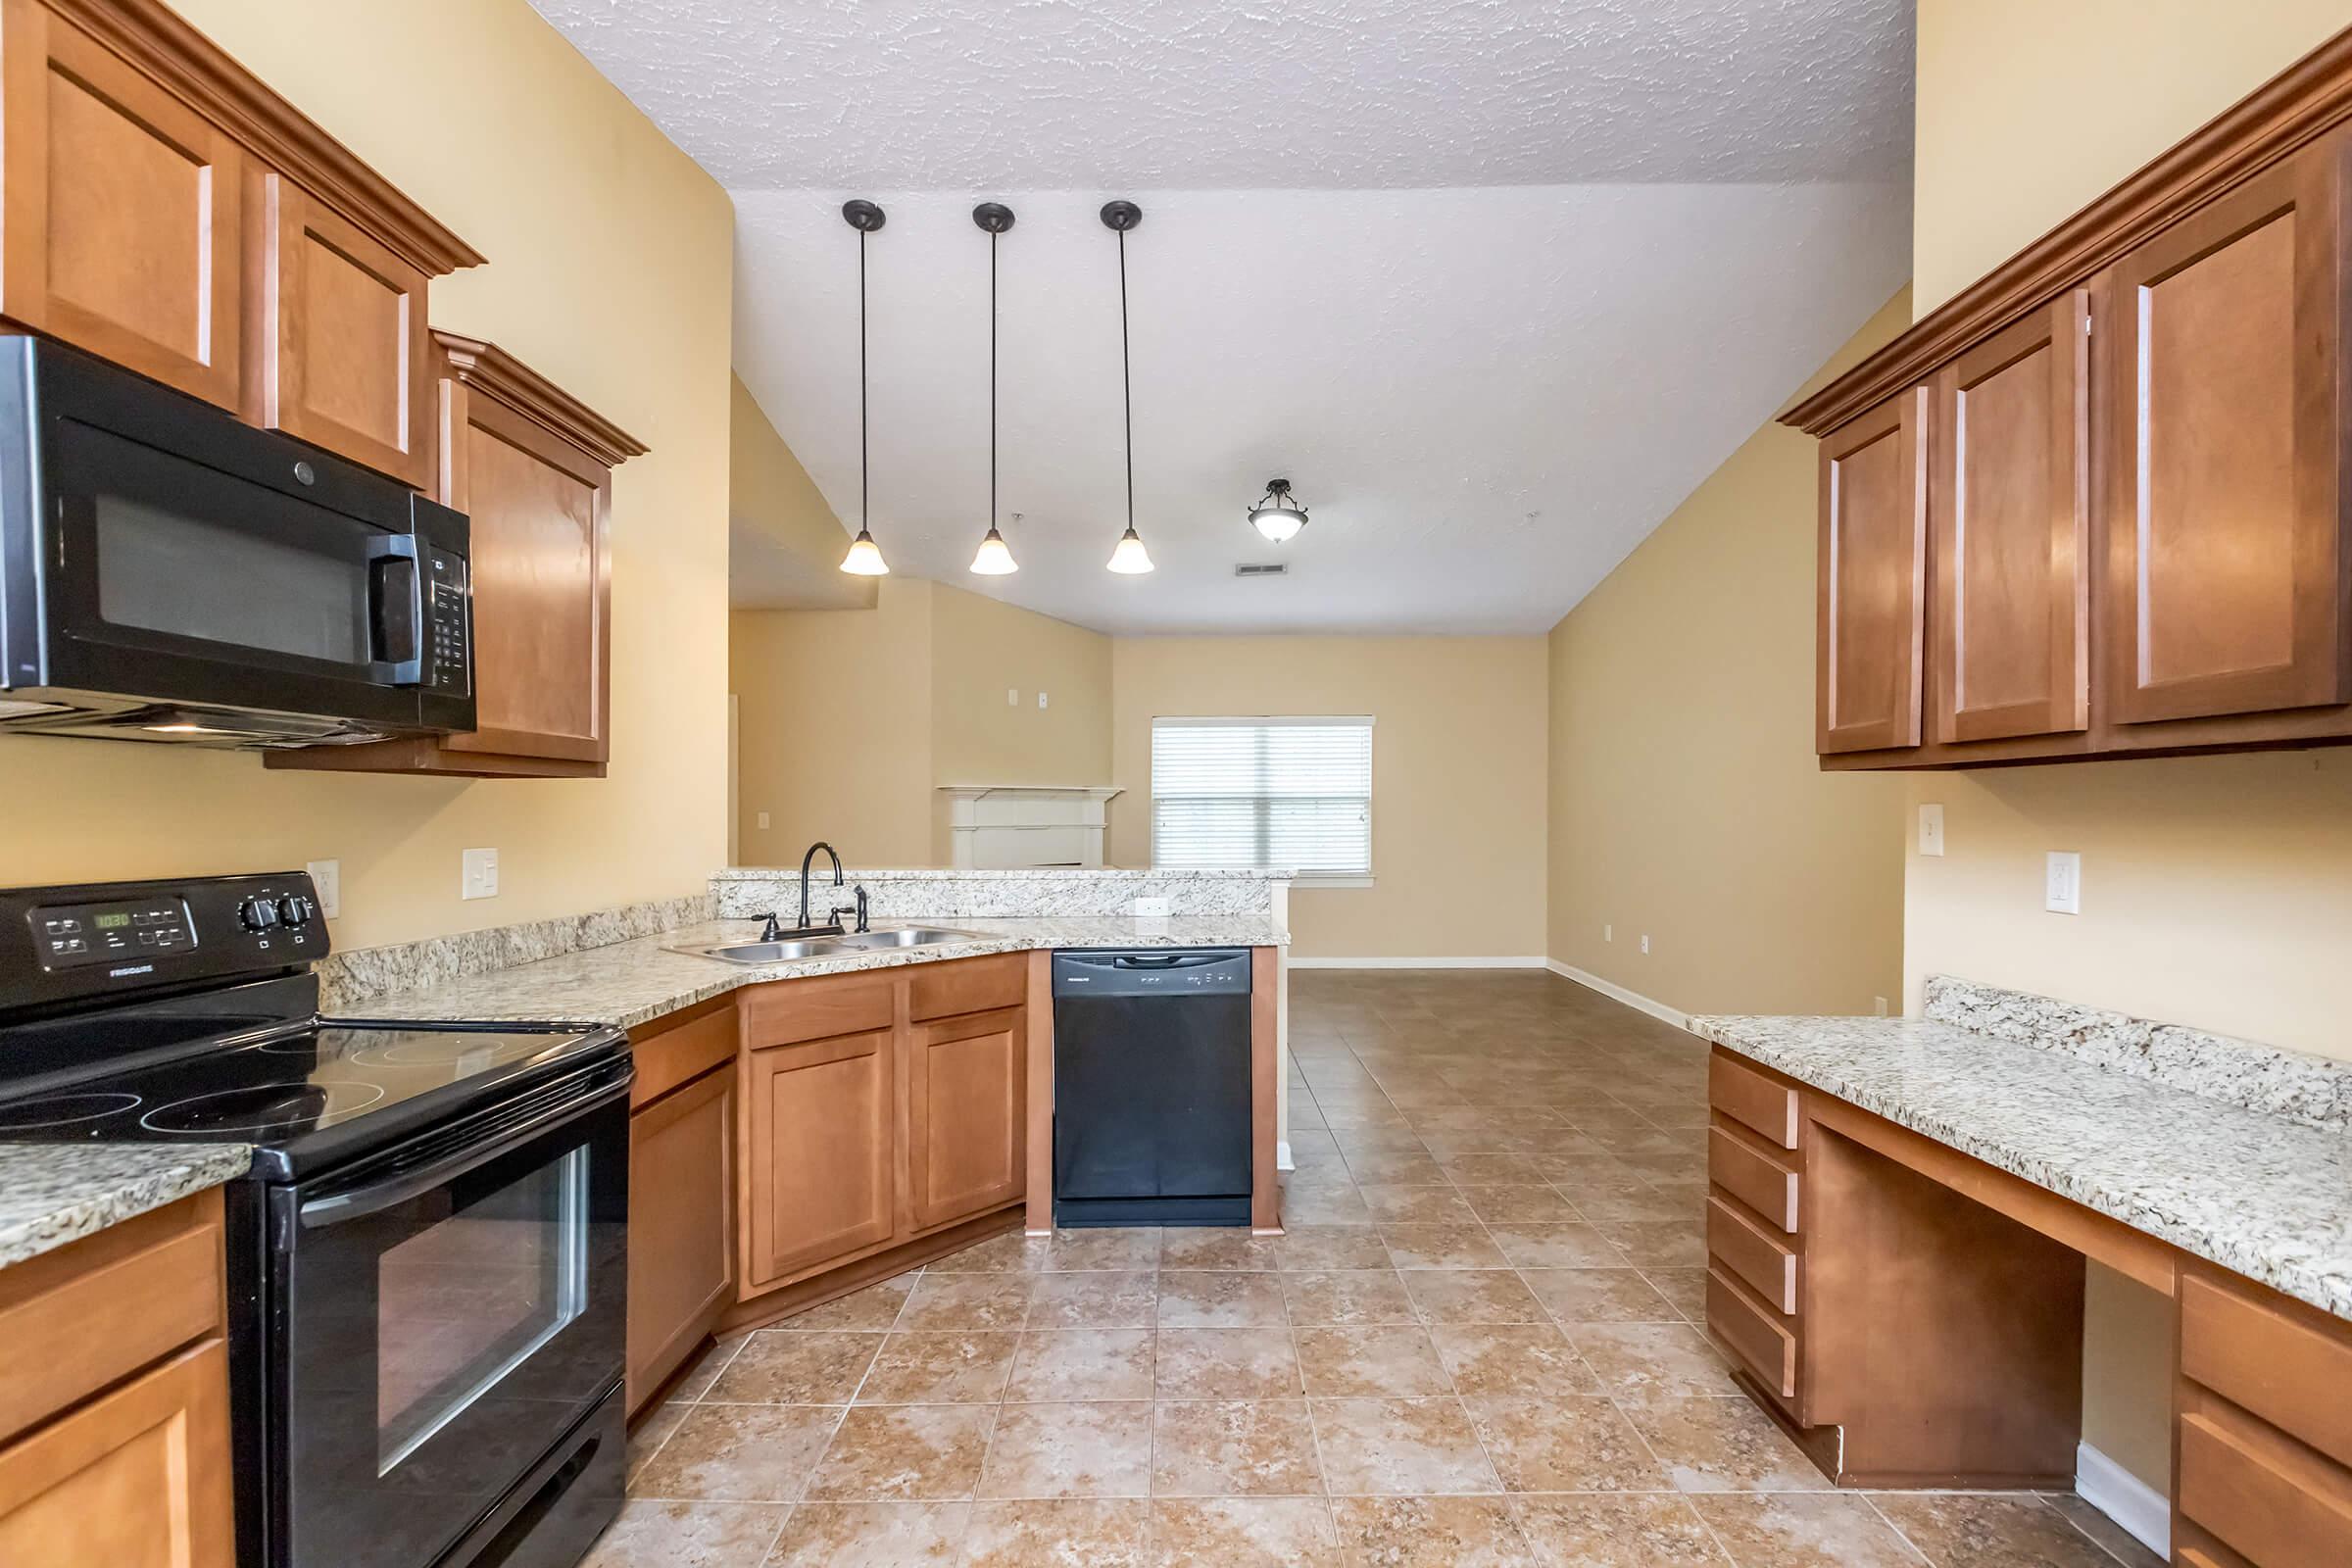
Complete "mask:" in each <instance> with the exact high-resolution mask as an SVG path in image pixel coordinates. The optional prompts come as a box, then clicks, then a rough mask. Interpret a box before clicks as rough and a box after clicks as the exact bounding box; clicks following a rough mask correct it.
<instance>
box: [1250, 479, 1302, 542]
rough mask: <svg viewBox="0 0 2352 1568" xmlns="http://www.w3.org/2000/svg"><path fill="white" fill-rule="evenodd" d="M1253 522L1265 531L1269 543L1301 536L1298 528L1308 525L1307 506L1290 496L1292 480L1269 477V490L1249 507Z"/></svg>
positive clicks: (1260, 529) (1257, 527) (1267, 484)
mask: <svg viewBox="0 0 2352 1568" xmlns="http://www.w3.org/2000/svg"><path fill="white" fill-rule="evenodd" d="M1305 526H1306V508H1304V507H1302V506H1300V505H1299V503H1298V502H1296V501H1294V500H1292V499H1291V481H1290V480H1288V479H1268V480H1267V481H1266V493H1265V494H1264V495H1262V496H1260V497H1259V498H1258V501H1257V505H1256V506H1253V507H1251V508H1250V527H1252V528H1255V529H1256V530H1257V531H1258V532H1259V533H1261V534H1263V535H1265V537H1266V542H1267V543H1268V544H1275V545H1279V544H1283V543H1286V542H1288V541H1290V540H1292V539H1296V538H1298V537H1299V529H1301V528H1303V527H1305Z"/></svg>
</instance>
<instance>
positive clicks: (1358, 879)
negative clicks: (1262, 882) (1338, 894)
mask: <svg viewBox="0 0 2352 1568" xmlns="http://www.w3.org/2000/svg"><path fill="white" fill-rule="evenodd" d="M1373 885H1374V884H1373V880H1372V878H1371V877H1369V876H1295V877H1293V878H1291V886H1293V887H1295V888H1302V889H1315V888H1368V887H1371V886H1373Z"/></svg>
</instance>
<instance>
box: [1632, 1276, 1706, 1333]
mask: <svg viewBox="0 0 2352 1568" xmlns="http://www.w3.org/2000/svg"><path fill="white" fill-rule="evenodd" d="M1642 1277H1643V1278H1644V1279H1646V1280H1648V1281H1649V1283H1650V1284H1651V1285H1653V1286H1655V1287H1656V1288H1657V1292H1658V1294H1659V1295H1660V1296H1663V1297H1664V1298H1666V1299H1667V1300H1668V1301H1671V1302H1672V1303H1673V1304H1674V1309H1675V1310H1676V1311H1677V1312H1680V1313H1682V1314H1683V1320H1684V1321H1685V1322H1687V1323H1701V1324H1703V1323H1705V1322H1706V1320H1707V1271H1706V1270H1705V1269H1703V1268H1645V1269H1643V1270H1642Z"/></svg>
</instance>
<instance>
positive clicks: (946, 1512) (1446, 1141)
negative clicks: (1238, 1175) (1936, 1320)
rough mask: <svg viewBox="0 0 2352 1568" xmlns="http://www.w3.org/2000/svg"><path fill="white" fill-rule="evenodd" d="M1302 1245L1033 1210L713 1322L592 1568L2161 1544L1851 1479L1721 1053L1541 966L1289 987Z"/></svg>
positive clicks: (2123, 1553)
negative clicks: (1748, 1323)
mask: <svg viewBox="0 0 2352 1568" xmlns="http://www.w3.org/2000/svg"><path fill="white" fill-rule="evenodd" d="M1291 998H1292V1008H1291V1044H1292V1056H1293V1067H1292V1077H1291V1129H1292V1150H1293V1153H1294V1156H1295V1157H1296V1160H1297V1163H1298V1169H1297V1171H1296V1172H1295V1173H1294V1174H1292V1175H1291V1176H1289V1177H1288V1178H1287V1179H1286V1181H1285V1193H1284V1211H1285V1218H1286V1221H1287V1223H1288V1225H1289V1227H1290V1228H1289V1233H1288V1234H1287V1235H1285V1236H1283V1237H1282V1238H1280V1239H1279V1240H1264V1241H1261V1240H1256V1239H1253V1238H1251V1237H1250V1236H1249V1235H1247V1234H1245V1233H1241V1232H1236V1231H1201V1230H1169V1231H1164V1232H1163V1231H1154V1230H1121V1231H1076V1232H1069V1233H1065V1234H1063V1235H1061V1236H1058V1237H1056V1238H1055V1239H1054V1241H1053V1242H1052V1243H1050V1244H1049V1243H1044V1242H1031V1241H1028V1240H1027V1239H1025V1238H1023V1237H1021V1236H1019V1235H1018V1234H1013V1235H1006V1236H1001V1237H998V1238H995V1239H993V1240H991V1241H988V1242H985V1243H983V1244H981V1245H980V1246H978V1247H975V1248H973V1249H971V1250H968V1251H965V1252H963V1253H961V1254H959V1255H957V1256H955V1257H951V1258H948V1259H945V1260H943V1261H941V1262H938V1263H935V1264H933V1265H931V1266H930V1267H929V1268H927V1269H923V1270H920V1271H918V1272H916V1273H913V1274H907V1275H904V1276H901V1277H900V1278H898V1279H894V1280H890V1281H887V1282H885V1283H883V1284H880V1285H876V1286H874V1287H872V1288H870V1289H868V1290H866V1291H864V1292H862V1293H861V1294H859V1295H858V1296H854V1297H851V1298H848V1299H844V1300H841V1301H837V1302H834V1303H832V1304H830V1305H827V1306H823V1307H819V1308H817V1309H815V1310H813V1311H811V1312H809V1313H806V1314H804V1315H802V1316H800V1317H797V1318H794V1319H792V1320H790V1321H789V1322H787V1323H785V1324H783V1325H780V1326H778V1327H776V1328H773V1329H767V1330H762V1331H760V1332H757V1333H753V1334H750V1335H745V1336H740V1337H737V1338H734V1339H731V1340H729V1341H727V1342H724V1343H722V1344H720V1345H719V1346H717V1347H715V1348H713V1349H712V1350H711V1353H710V1354H709V1355H708V1356H707V1357H706V1358H705V1359H704V1361H703V1362H702V1364H700V1365H699V1366H698V1367H697V1368H696V1369H695V1370H694V1371H693V1373H692V1374H691V1375H690V1376H689V1377H688V1378H687V1379H686V1381H685V1383H684V1384H683V1385H682V1386H681V1387H680V1389H679V1390H678V1392H677V1394H676V1396H675V1397H673V1398H672V1399H671V1400H670V1401H669V1402H668V1403H667V1404H665V1405H664V1406H663V1407H662V1409H660V1410H659V1411H657V1412H656V1413H655V1414H654V1415H652V1416H651V1417H650V1418H648V1419H647V1420H646V1421H645V1422H643V1423H642V1424H641V1425H640V1427H639V1429H638V1430H637V1432H636V1433H634V1434H633V1435H632V1438H631V1443H630V1447H631V1453H630V1467H631V1476H630V1484H629V1492H630V1498H631V1500H630V1501H629V1503H628V1504H627V1506H626V1508H625V1510H624V1511H623V1513H622V1515H621V1517H620V1519H619V1521H618V1522H617V1523H616V1524H614V1526H613V1529H612V1530H611V1531H610V1532H608V1533H607V1535H606V1536H605V1539H604V1540H603V1542H602V1543H600V1544H599V1546H598V1548H597V1550H596V1552H595V1553H594V1554H593V1555H592V1556H591V1558H590V1559H589V1562H590V1565H591V1568H690V1565H691V1568H814V1565H819V1564H823V1565H831V1568H898V1565H902V1564H918V1563H921V1564H951V1563H955V1564H968V1565H972V1568H1029V1565H1045V1564H1054V1565H1061V1568H1143V1565H1147V1564H1149V1565H1154V1568H1160V1565H1166V1568H1173V1565H1177V1564H1183V1565H1186V1568H1211V1565H1216V1568H1221V1565H1227V1564H1230V1565H1235V1568H1246V1565H1256V1564H1265V1565H1275V1564H1282V1565H1292V1564H1298V1565H1309V1568H1373V1565H1379V1568H1521V1565H1525V1568H1635V1565H1642V1568H1698V1565H1708V1568H1734V1565H1737V1568H1881V1565H1898V1564H1899V1565H1904V1568H1921V1565H1933V1568H2118V1565H2123V1568H2146V1565H2148V1564H2153V1563H2155V1562H2156V1561H2157V1559H2156V1558H2155V1557H2154V1556H2153V1555H2152V1554H2150V1553H2148V1552H2147V1551H2145V1550H2144V1549H2143V1548H2141V1547H2140V1546H2138V1544H2136V1543H2134V1542H2132V1541H2131V1540H2130V1539H2129V1538H2127V1537H2125V1536H2124V1535H2123V1534H2122V1533H2121V1532H2120V1531H2118V1530H2117V1529H2116V1528H2115V1527H2114V1526H2113V1525H2112V1524H2110V1523H2109V1522H2108V1521H2107V1520H2106V1519H2104V1518H2103V1517H2102V1516H2100V1515H2099V1514H2097V1513H2096V1512H2094V1511H2092V1510H2091V1509H2089V1508H2087V1507H2086V1506H2084V1505H2083V1504H2082V1503H2081V1502H2080V1501H2079V1500H2078V1499H2076V1498H2073V1497H2066V1496H2056V1497H2043V1496H2036V1495H2005V1496H1981V1495H1948V1494H1871V1495H1861V1494H1853V1493H1834V1492H1831V1491H1829V1490H1828V1488H1827V1486H1826V1484H1825V1483H1824V1482H1823V1481H1822V1479H1821V1477H1820V1475H1819V1473H1818V1472H1817V1471H1815V1470H1814V1469H1813V1468H1812V1466H1811V1465H1810V1464H1808V1463H1807V1462H1806V1461H1805V1459H1804V1458H1803V1457H1802V1456H1801V1455H1800V1454H1799V1453H1798V1452H1797V1451H1796V1449H1795V1448H1794V1447H1793V1446H1791V1445H1790V1444H1789V1442H1788V1441H1787V1439H1785V1438H1784V1437H1783V1436H1782V1435H1781V1433H1780V1432H1779V1430H1778V1429H1777V1428H1775V1427H1774V1426H1773V1425H1772V1423H1771V1422H1769V1421H1768V1420H1766V1419H1765V1418H1764V1417H1763V1416H1762V1415H1761V1414H1760V1413H1758V1412H1757V1411H1756V1409H1755V1408H1754V1407H1753V1406H1752V1405H1751V1404H1750V1403H1749V1402H1748V1401H1747V1399H1746V1398H1745V1397H1743V1396H1741V1395H1740V1394H1739V1393H1738V1392H1737V1391H1736V1390H1735V1389H1734V1387H1733V1385H1732V1383H1731V1381H1730V1378H1729V1376H1728V1374H1727V1371H1726V1369H1725V1366H1724V1363H1723V1361H1722V1360H1721V1359H1720V1357H1719V1356H1718V1355H1717V1354H1716V1352H1715V1351H1714V1349H1713V1348H1711V1347H1710V1346H1709V1345H1708V1343H1707V1341H1706V1339H1705V1337H1704V1335H1703V1334H1702V1333H1701V1332H1700V1330H1699V1329H1698V1328H1697V1327H1696V1326H1695V1325H1696V1324H1697V1323H1698V1322H1699V1321H1700V1319H1701V1316H1702V1308H1701V1305H1700V1295H1701V1291H1700V1284H1701V1280H1702V1278H1703V1262H1704V1257H1703V1245H1702V1242H1701V1238H1700V1220H1699V1215H1700V1204H1701V1200H1702V1196H1703V1194H1704V1192H1705V1149H1704V1138H1705V1132H1704V1129H1705V1125H1706V1107H1705V1050H1704V1047H1703V1046H1701V1045H1700V1044H1699V1043H1698V1042H1696V1041H1694V1040H1693V1039H1691V1037H1690V1036H1689V1035H1686V1034H1683V1033H1682V1032H1680V1031H1678V1030H1675V1029H1673V1028H1670V1027H1668V1026H1667V1025H1664V1024H1661V1023H1659V1022H1657V1021H1655V1020H1653V1019H1650V1018H1648V1017H1646V1016H1644V1015H1642V1014H1641V1013H1638V1012H1635V1011H1633V1010H1631V1009H1629V1008H1626V1007H1623V1006H1620V1005H1617V1004H1615V1003H1611V1002H1609V1001H1606V1000H1605V999H1603V998H1600V997H1598V996H1596V995H1594V994H1593V993H1592V992H1589V991H1586V990H1584V989H1583V988H1581V987H1579V986H1576V985H1573V984H1571V983H1570V982H1568V981H1566V980H1562V979H1558V978H1556V977H1553V976H1550V975H1546V974H1542V973H1518V972H1508V971H1503V972H1496V971H1487V972H1461V971H1415V972H1386V971H1382V972H1333V971H1301V972H1299V973H1296V974H1294V975H1293V976H1292V992H1291Z"/></svg>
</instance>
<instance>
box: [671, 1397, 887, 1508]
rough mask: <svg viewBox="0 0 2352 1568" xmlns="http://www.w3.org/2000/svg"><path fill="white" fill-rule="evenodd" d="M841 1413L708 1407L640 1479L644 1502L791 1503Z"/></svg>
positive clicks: (681, 1428) (697, 1411) (691, 1417)
mask: <svg viewBox="0 0 2352 1568" xmlns="http://www.w3.org/2000/svg"><path fill="white" fill-rule="evenodd" d="M840 1420H841V1411H840V1410H838V1409H833V1408H829V1407H825V1406H821V1405H807V1404H702V1405H697V1406H695V1407H694V1409H692V1410H691V1411H689V1412H688V1413H687V1415H686V1419H685V1420H684V1421H682V1422H680V1423H679V1424H678V1430H677V1431H675V1432H673V1433H671V1434H670V1438H669V1441H668V1442H667V1443H664V1444H663V1445H662V1451H661V1452H660V1453H657V1454H656V1455H655V1456H654V1457H653V1459H652V1460H651V1461H649V1462H648V1463H647V1465H646V1467H645V1468H644V1469H643V1470H642V1471H640V1472H638V1476H637V1480H636V1483H635V1484H634V1485H633V1486H632V1487H631V1488H630V1491H631V1493H632V1494H633V1495H636V1496H640V1497H682V1498H703V1499H709V1500H713V1501H724V1502H791V1501H793V1500H794V1499H796V1498H798V1497H799V1496H800V1495H801V1494H802V1492H803V1491H804V1490H805V1488H806V1485H807V1483H808V1480H809V1471H810V1470H811V1469H812V1468H814V1466H815V1464H816V1462H817V1456H818V1455H819V1454H821V1453H823V1452H824V1450H825V1445H826V1442H827V1440H828V1439H830V1438H831V1437H832V1435H833V1429H834V1427H835V1426H836V1425H837V1424H838V1423H839V1422H840Z"/></svg>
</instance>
